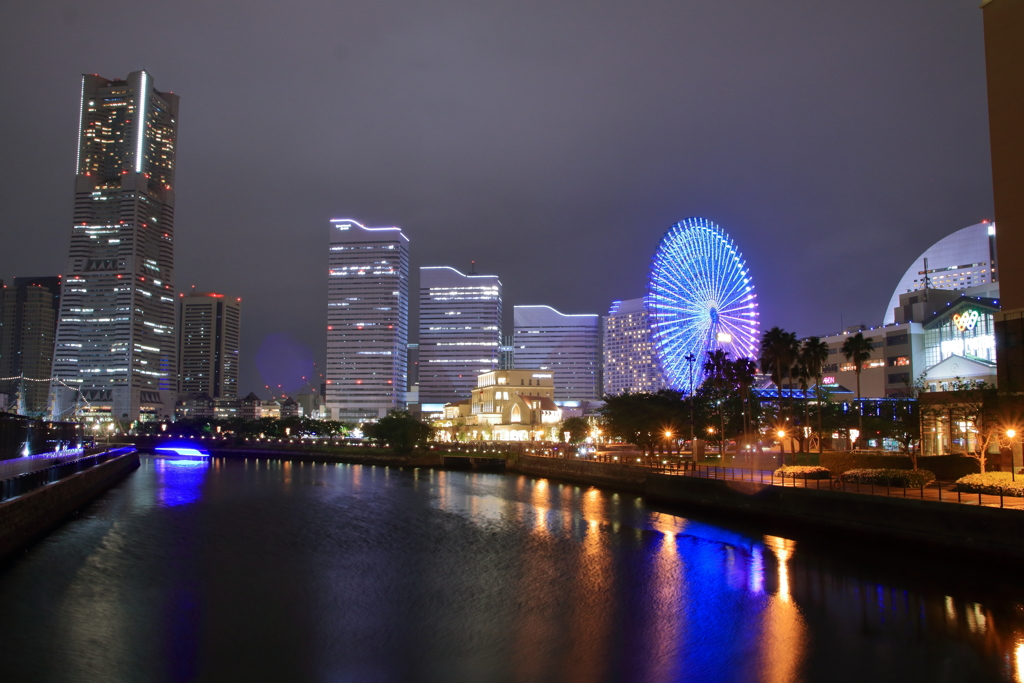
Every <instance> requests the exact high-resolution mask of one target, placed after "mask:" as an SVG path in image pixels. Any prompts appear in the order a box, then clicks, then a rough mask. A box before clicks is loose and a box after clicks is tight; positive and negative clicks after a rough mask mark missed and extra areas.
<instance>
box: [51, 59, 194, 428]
mask: <svg viewBox="0 0 1024 683" xmlns="http://www.w3.org/2000/svg"><path fill="white" fill-rule="evenodd" d="M81 98H82V99H81V102H80V116H79V130H78V152H77V162H76V168H75V173H76V175H75V208H74V221H73V225H72V228H71V247H70V252H69V258H68V261H67V269H66V271H65V276H64V289H63V292H62V296H61V301H60V317H59V320H58V324H57V339H56V350H55V353H54V362H53V375H54V376H55V377H56V378H58V379H59V380H61V381H62V382H64V383H66V384H67V385H70V386H73V387H79V388H80V389H81V396H80V398H81V399H83V405H84V407H85V410H86V411H87V412H89V413H92V414H94V415H95V416H97V417H105V418H112V419H118V420H136V419H150V418H156V417H169V416H170V415H171V414H172V413H173V411H174V404H175V400H176V394H177V377H176V374H177V366H178V364H177V359H176V355H177V339H176V338H175V335H174V317H175V305H174V200H175V196H174V187H175V185H174V171H175V148H176V143H177V130H178V96H177V95H174V94H172V93H166V92H160V91H158V90H156V89H155V88H154V87H153V78H152V77H151V76H150V75H149V74H148V73H147V72H145V71H135V72H132V73H131V74H129V75H128V77H127V78H125V79H113V80H111V79H106V78H101V77H100V76H96V75H93V74H88V75H85V76H83V77H82V92H81ZM51 391H52V402H53V407H54V410H55V413H56V414H55V415H54V418H55V419H60V418H61V417H68V416H70V413H71V412H73V411H74V409H75V406H76V404H77V401H78V398H79V397H78V396H76V392H75V391H73V390H72V391H69V390H67V389H65V388H64V386H63V385H61V384H58V383H56V382H55V383H53V384H52V385H51Z"/></svg>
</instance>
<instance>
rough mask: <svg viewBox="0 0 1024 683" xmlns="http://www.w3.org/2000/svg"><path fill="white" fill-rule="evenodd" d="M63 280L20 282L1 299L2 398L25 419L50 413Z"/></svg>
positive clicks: (22, 279)
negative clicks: (3, 396)
mask: <svg viewBox="0 0 1024 683" xmlns="http://www.w3.org/2000/svg"><path fill="white" fill-rule="evenodd" d="M60 280H61V277H60V276H59V275H55V276H51V277H16V278H14V282H13V283H12V284H11V285H8V286H5V287H3V289H2V293H0V377H3V378H20V379H6V380H0V394H5V395H6V401H5V402H4V403H5V404H6V405H10V406H11V407H12V409H13V410H14V411H16V412H18V413H20V414H22V415H30V416H33V417H40V416H42V415H44V414H45V413H46V412H47V409H48V404H47V401H48V400H49V392H50V383H49V382H47V381H45V380H47V379H49V377H50V372H51V369H52V367H53V344H54V336H55V334H56V331H57V314H58V312H59V310H60V284H61V283H60Z"/></svg>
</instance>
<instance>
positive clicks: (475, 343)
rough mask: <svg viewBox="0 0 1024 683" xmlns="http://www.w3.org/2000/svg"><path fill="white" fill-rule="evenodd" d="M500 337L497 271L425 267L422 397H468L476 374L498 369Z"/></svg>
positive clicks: (429, 400) (431, 400) (432, 400)
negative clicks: (481, 272)
mask: <svg viewBox="0 0 1024 683" xmlns="http://www.w3.org/2000/svg"><path fill="white" fill-rule="evenodd" d="M500 341H501V282H500V281H499V280H498V276H497V275H465V274H463V273H460V272H459V271H457V270H455V269H454V268H449V267H447V266H439V267H424V268H420V347H419V362H420V365H419V382H420V393H419V397H420V403H422V404H425V406H429V405H430V404H435V405H436V404H445V403H451V402H453V401H460V400H463V399H468V398H469V396H470V394H471V393H472V392H473V389H474V388H476V384H477V375H481V374H483V373H485V372H490V371H492V370H496V369H497V367H498V345H499V343H500ZM429 409H430V408H429V407H425V410H429ZM438 409H439V406H438Z"/></svg>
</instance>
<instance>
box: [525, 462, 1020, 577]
mask: <svg viewBox="0 0 1024 683" xmlns="http://www.w3.org/2000/svg"><path fill="white" fill-rule="evenodd" d="M509 470H510V471H515V472H520V473H523V474H529V475H533V476H538V477H551V478H554V479H564V480H566V481H573V482H577V483H583V484H592V485H595V486H606V487H609V488H616V489H625V490H629V491H634V492H636V493H642V494H643V495H644V497H645V498H647V499H648V500H651V501H657V502H660V503H663V504H669V505H671V506H673V507H677V508H679V509H681V510H687V509H690V510H694V511H712V512H716V513H723V514H728V515H736V516H742V517H745V518H747V519H755V520H762V521H769V522H772V523H781V524H784V525H793V526H803V527H813V528H815V529H818V530H822V531H824V532H826V533H827V534H828V535H830V536H832V537H836V538H841V537H843V536H849V537H860V538H867V539H879V540H882V539H884V540H888V541H890V542H892V541H896V542H906V543H909V544H914V545H920V546H931V547H934V548H945V549H949V550H951V551H952V550H957V551H961V552H969V551H975V552H982V553H987V554H992V555H999V556H1002V557H1011V558H1014V559H1016V560H1018V561H1024V512H1022V511H1020V510H1009V509H1004V510H1001V509H999V508H991V507H979V506H973V505H962V504H959V503H945V502H942V503H940V502H937V501H927V500H916V499H913V498H895V497H885V496H871V495H867V494H858V493H847V492H843V491H831V490H817V489H814V488H807V489H804V488H790V487H781V486H771V485H767V484H758V483H754V482H744V481H732V480H723V479H702V478H698V477H683V476H678V475H671V474H655V473H651V472H650V471H649V470H645V469H642V468H639V467H630V466H628V465H617V464H605V463H596V462H580V461H573V460H561V459H554V458H536V457H527V456H523V457H521V458H520V459H519V461H518V462H517V463H515V464H513V463H512V462H511V461H510V462H509Z"/></svg>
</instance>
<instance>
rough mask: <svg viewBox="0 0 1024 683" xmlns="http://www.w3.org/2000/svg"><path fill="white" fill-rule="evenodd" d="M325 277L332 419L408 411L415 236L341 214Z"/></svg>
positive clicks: (333, 228) (333, 224)
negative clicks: (411, 250) (411, 270)
mask: <svg viewBox="0 0 1024 683" xmlns="http://www.w3.org/2000/svg"><path fill="white" fill-rule="evenodd" d="M330 240H331V245H330V267H329V272H328V278H327V384H326V388H327V395H326V397H325V399H326V400H325V402H326V410H327V413H328V416H329V418H330V419H333V420H347V421H358V420H365V419H374V418H378V417H383V416H385V415H386V414H387V413H388V411H389V410H395V409H401V408H404V400H405V391H406V383H407V368H406V351H407V345H408V340H409V339H408V338H409V238H407V237H406V236H405V235H404V234H403V233H402V231H401V229H400V228H367V227H365V226H363V225H360V224H359V223H357V222H356V221H353V220H349V219H335V220H332V221H331V228H330Z"/></svg>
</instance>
